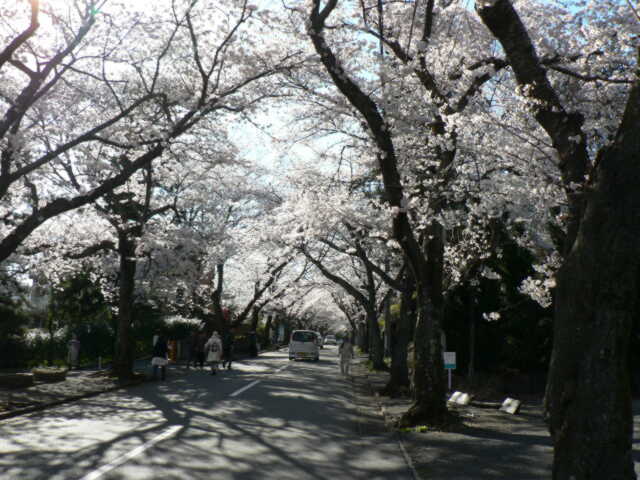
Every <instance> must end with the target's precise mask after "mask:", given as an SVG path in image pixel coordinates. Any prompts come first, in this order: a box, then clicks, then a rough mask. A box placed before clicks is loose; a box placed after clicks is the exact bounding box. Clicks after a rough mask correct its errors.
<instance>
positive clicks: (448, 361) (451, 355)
mask: <svg viewBox="0 0 640 480" xmlns="http://www.w3.org/2000/svg"><path fill="white" fill-rule="evenodd" d="M442 355H443V357H444V368H445V369H446V370H447V374H448V377H449V391H451V370H455V369H456V352H442Z"/></svg>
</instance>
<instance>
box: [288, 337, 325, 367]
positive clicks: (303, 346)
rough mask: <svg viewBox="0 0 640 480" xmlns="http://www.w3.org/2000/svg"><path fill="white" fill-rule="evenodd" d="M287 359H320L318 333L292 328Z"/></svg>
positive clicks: (315, 360)
mask: <svg viewBox="0 0 640 480" xmlns="http://www.w3.org/2000/svg"><path fill="white" fill-rule="evenodd" d="M289 360H313V361H314V362H317V361H318V360H320V350H319V349H318V335H317V334H316V332H313V331H311V330H294V331H293V332H291V338H290V340H289Z"/></svg>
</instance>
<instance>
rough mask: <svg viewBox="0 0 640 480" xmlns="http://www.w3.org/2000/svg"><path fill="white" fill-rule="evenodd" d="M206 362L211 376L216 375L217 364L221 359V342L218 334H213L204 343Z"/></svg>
mask: <svg viewBox="0 0 640 480" xmlns="http://www.w3.org/2000/svg"><path fill="white" fill-rule="evenodd" d="M205 350H206V351H207V362H209V364H210V365H211V375H215V374H216V373H218V363H219V362H220V360H221V358H222V340H221V339H220V335H218V332H213V334H212V335H211V338H209V340H207V343H205Z"/></svg>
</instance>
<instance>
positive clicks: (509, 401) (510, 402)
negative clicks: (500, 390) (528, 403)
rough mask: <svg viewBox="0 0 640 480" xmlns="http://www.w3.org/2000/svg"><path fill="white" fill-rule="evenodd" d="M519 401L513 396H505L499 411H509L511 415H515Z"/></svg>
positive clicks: (518, 408)
mask: <svg viewBox="0 0 640 480" xmlns="http://www.w3.org/2000/svg"><path fill="white" fill-rule="evenodd" d="M520 405H521V402H520V400H516V399H515V398H509V397H507V398H506V399H505V400H504V402H502V405H501V406H500V411H501V412H505V413H509V414H511V415H515V414H516V413H518V411H519V410H520Z"/></svg>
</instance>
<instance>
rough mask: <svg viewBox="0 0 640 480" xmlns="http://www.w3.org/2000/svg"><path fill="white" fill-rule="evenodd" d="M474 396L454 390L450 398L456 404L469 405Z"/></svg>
mask: <svg viewBox="0 0 640 480" xmlns="http://www.w3.org/2000/svg"><path fill="white" fill-rule="evenodd" d="M472 398H473V395H469V394H468V393H464V392H453V395H451V397H450V398H449V402H451V403H455V404H456V405H469V404H470V403H471V399H472Z"/></svg>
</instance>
